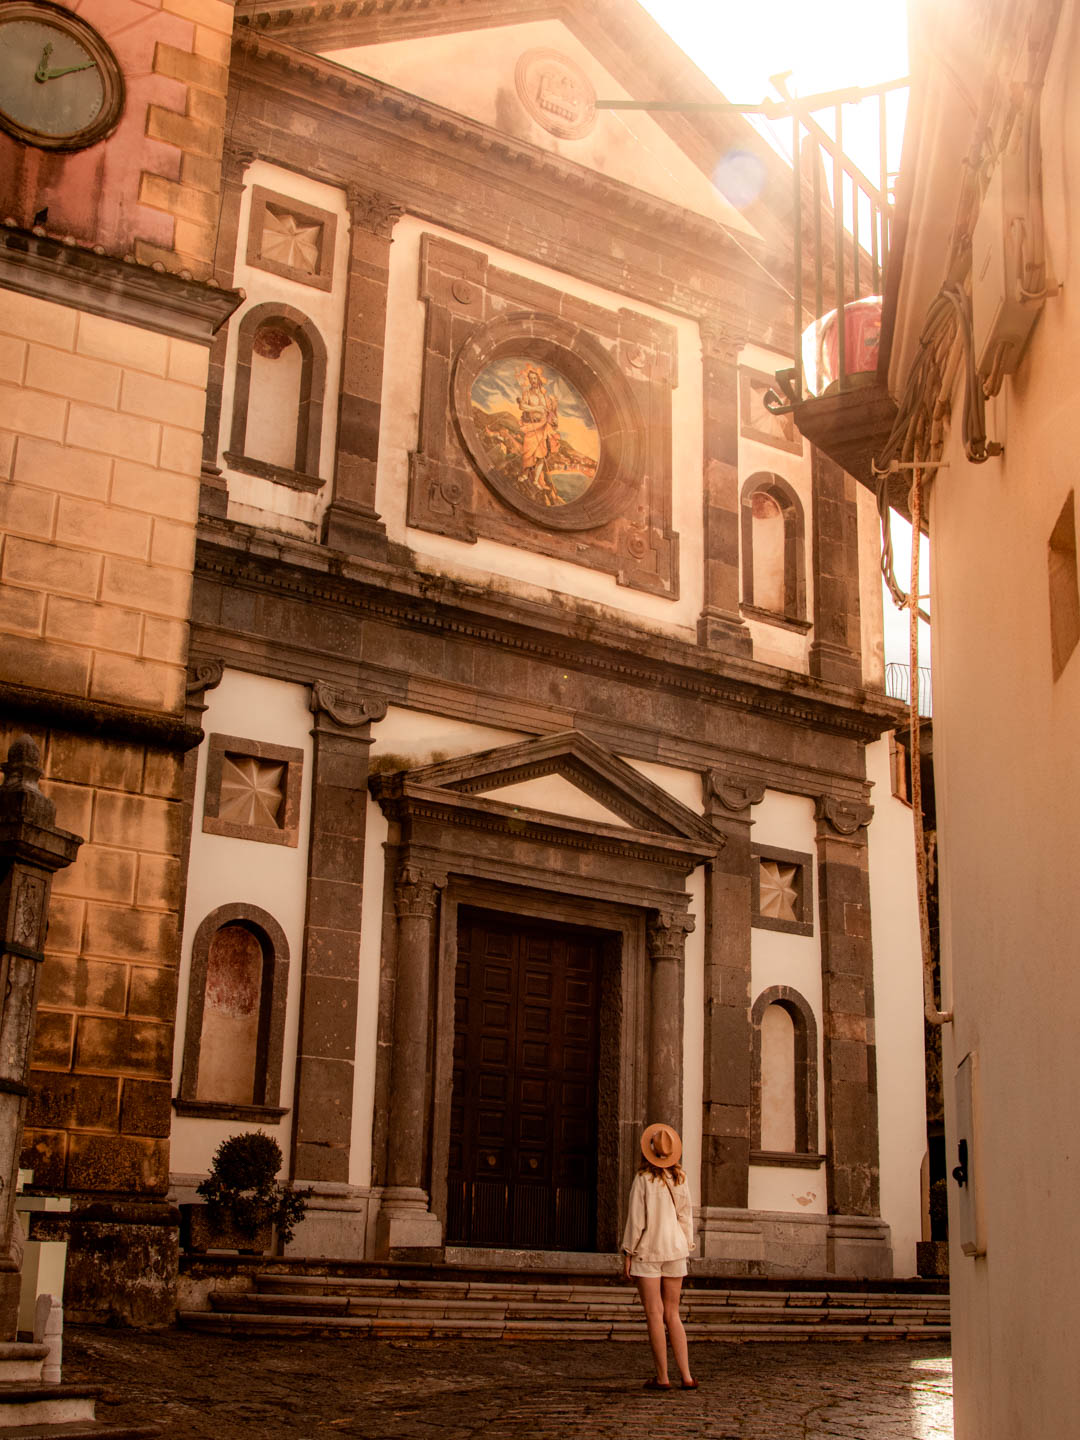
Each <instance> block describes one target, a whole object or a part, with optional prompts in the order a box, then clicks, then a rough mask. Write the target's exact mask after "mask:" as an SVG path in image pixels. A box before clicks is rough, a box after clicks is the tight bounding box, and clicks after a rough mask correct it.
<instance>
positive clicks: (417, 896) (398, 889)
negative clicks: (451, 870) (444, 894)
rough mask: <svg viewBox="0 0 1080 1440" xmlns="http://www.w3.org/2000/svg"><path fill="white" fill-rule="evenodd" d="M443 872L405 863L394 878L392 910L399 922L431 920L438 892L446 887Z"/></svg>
mask: <svg viewBox="0 0 1080 1440" xmlns="http://www.w3.org/2000/svg"><path fill="white" fill-rule="evenodd" d="M446 879H447V877H446V873H445V871H439V870H431V869H429V868H428V867H427V866H422V865H416V864H413V863H412V862H406V863H405V864H404V865H402V866H401V867H400V868H399V870H398V872H397V875H396V876H395V878H394V909H395V911H396V913H397V916H398V919H399V920H406V919H409V918H410V917H414V918H417V919H424V920H431V919H434V916H435V904H436V901H437V899H438V894H439V891H440V890H442V889H445V887H446Z"/></svg>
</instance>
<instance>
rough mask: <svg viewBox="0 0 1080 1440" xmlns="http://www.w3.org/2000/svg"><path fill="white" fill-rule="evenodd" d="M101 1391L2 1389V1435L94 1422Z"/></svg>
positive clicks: (73, 1387) (89, 1388)
mask: <svg viewBox="0 0 1080 1440" xmlns="http://www.w3.org/2000/svg"><path fill="white" fill-rule="evenodd" d="M100 1393H101V1392H100V1390H99V1389H98V1388H97V1387H96V1386H94V1385H66V1384H61V1385H43V1384H41V1383H40V1382H38V1383H36V1384H34V1383H28V1384H20V1383H18V1382H8V1383H6V1384H2V1385H0V1431H7V1430H9V1429H10V1428H12V1427H18V1426H27V1425H66V1424H69V1423H74V1422H82V1423H83V1424H85V1423H86V1422H88V1421H89V1422H91V1423H92V1422H93V1420H94V1406H95V1404H96V1402H97V1398H98V1395H99V1394H100Z"/></svg>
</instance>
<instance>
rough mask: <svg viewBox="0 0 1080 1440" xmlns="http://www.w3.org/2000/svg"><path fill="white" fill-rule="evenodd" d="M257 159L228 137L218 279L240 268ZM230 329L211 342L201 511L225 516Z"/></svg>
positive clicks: (226, 280)
mask: <svg viewBox="0 0 1080 1440" xmlns="http://www.w3.org/2000/svg"><path fill="white" fill-rule="evenodd" d="M255 159H257V155H256V152H255V151H254V150H252V149H249V148H247V147H244V146H240V145H237V144H236V143H235V142H234V141H232V140H230V139H228V138H226V140H225V145H224V147H223V149H222V152H221V217H220V219H219V221H218V230H217V249H216V251H215V253H214V279H215V280H216V281H217V283H218V284H219V285H222V286H231V285H232V283H233V276H234V272H235V270H236V244H237V239H238V237H239V234H240V200H241V197H242V195H243V193H244V171H245V170H246V169H247V168H248V166H249V165H250V164H251V163H252V162H253V161H254V160H255ZM228 345H229V329H228V326H226V325H223V326H222V327H221V329H220V330H219V331H218V332H217V334H216V335H215V336H214V339H213V341H212V342H211V345H210V366H209V370H208V372H207V378H206V424H205V428H204V430H203V458H202V480H201V484H200V487H199V514H200V515H208V516H212V517H213V518H214V519H221V520H223V519H224V518H225V516H226V515H227V514H228V509H229V491H228V487H227V485H226V483H225V480H224V478H223V476H222V473H221V470H220V468H219V466H218V463H217V457H218V446H219V444H220V436H221V400H222V392H223V389H224V384H225V355H226V352H227V350H228Z"/></svg>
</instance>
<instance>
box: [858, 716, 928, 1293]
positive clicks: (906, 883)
mask: <svg viewBox="0 0 1080 1440" xmlns="http://www.w3.org/2000/svg"><path fill="white" fill-rule="evenodd" d="M866 773H867V778H868V779H870V780H871V781H873V783H874V793H873V800H874V818H873V820H872V821H871V822H870V828H869V830H868V832H867V834H868V837H869V839H868V845H869V864H870V917H871V925H872V927H873V944H874V1010H875V1015H876V1020H875V1035H876V1039H877V1082H878V1083H877V1088H878V1137H879V1146H880V1160H881V1214H882V1218H883V1219H884V1220H886V1221H887V1222H888V1224H889V1228H890V1231H891V1234H892V1247H893V1274H894V1275H897V1276H908V1275H914V1274H915V1273H916V1267H915V1243H916V1241H918V1240H921V1239H922V1192H921V1166H922V1161H923V1155H924V1154H925V1152H926V1072H925V1053H924V1048H923V1043H924V1042H923V1000H922V961H921V955H920V950H919V915H918V904H917V899H916V886H915V842H914V838H913V822H912V813H911V807H910V805H906V804H905V803H904V802H903V801H902V800H898V799H897V798H896V797H895V796H894V795H893V793H892V783H891V776H890V764H889V737H888V736H887V735H885V736H883V737H882V738H881V739H880V740H877V741H875V742H874V744H872V745H868V746H867V747H866Z"/></svg>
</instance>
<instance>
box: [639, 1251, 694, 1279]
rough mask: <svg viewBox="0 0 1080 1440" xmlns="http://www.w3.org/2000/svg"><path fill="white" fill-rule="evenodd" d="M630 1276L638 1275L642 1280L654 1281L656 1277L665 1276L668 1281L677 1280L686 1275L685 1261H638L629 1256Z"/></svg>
mask: <svg viewBox="0 0 1080 1440" xmlns="http://www.w3.org/2000/svg"><path fill="white" fill-rule="evenodd" d="M630 1274H631V1275H640V1276H641V1277H642V1278H643V1279H646V1280H649V1279H656V1278H657V1276H660V1275H666V1276H668V1278H669V1279H672V1280H674V1279H677V1278H678V1277H679V1276H682V1275H685V1274H686V1261H685V1260H638V1259H636V1258H635V1257H633V1256H631V1259H630Z"/></svg>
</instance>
